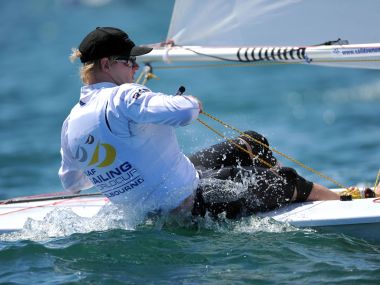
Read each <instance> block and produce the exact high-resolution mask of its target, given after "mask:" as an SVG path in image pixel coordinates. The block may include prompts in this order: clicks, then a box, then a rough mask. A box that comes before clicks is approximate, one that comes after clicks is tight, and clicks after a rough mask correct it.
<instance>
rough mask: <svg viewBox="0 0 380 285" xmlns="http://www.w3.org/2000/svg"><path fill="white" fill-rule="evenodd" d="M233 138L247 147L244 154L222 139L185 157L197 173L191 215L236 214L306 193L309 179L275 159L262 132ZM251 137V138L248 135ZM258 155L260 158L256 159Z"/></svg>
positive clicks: (302, 198) (274, 205) (261, 209)
mask: <svg viewBox="0 0 380 285" xmlns="http://www.w3.org/2000/svg"><path fill="white" fill-rule="evenodd" d="M245 133H246V134H248V136H245V135H243V136H240V137H238V138H236V139H234V140H233V141H234V142H235V143H237V144H239V145H240V146H242V147H243V148H244V149H248V150H250V151H251V152H252V153H253V154H254V155H255V157H252V156H250V155H248V154H247V153H246V152H244V151H242V150H241V149H239V148H238V147H236V146H235V145H233V144H232V143H230V142H222V143H219V144H216V145H214V146H211V147H209V148H207V149H205V150H202V151H199V152H197V153H195V154H194V155H191V156H190V157H189V158H190V160H191V161H192V162H193V164H194V166H195V167H196V169H197V170H198V172H199V173H200V176H201V181H200V184H199V187H198V189H197V191H196V196H195V201H194V207H193V211H192V213H193V215H195V216H199V215H200V216H205V214H206V212H208V213H209V214H211V215H212V216H214V217H216V216H217V215H218V214H220V213H222V212H225V213H226V217H227V218H232V219H235V218H239V217H242V216H248V215H252V214H255V213H257V212H264V211H269V210H273V209H276V208H278V207H281V206H283V205H286V204H289V203H290V202H291V199H292V197H293V195H294V191H295V190H296V191H297V196H296V201H298V202H302V201H305V200H306V199H307V197H308V196H309V194H310V192H311V189H312V186H313V183H312V182H309V181H307V180H305V179H304V178H302V177H301V176H299V175H298V174H297V172H296V171H295V170H294V169H292V168H288V167H279V166H277V160H276V158H275V157H274V156H273V154H272V151H271V150H270V149H269V144H268V141H267V139H266V138H265V137H263V136H262V135H260V134H258V133H256V132H253V131H247V132H245ZM252 138H253V139H252ZM257 157H259V158H260V159H257Z"/></svg>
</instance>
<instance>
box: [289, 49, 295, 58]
mask: <svg viewBox="0 0 380 285" xmlns="http://www.w3.org/2000/svg"><path fill="white" fill-rule="evenodd" d="M294 51H295V49H294V48H291V49H290V51H289V55H290V57H291V59H295V57H294V55H293V52H294Z"/></svg>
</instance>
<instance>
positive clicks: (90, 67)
mask: <svg viewBox="0 0 380 285" xmlns="http://www.w3.org/2000/svg"><path fill="white" fill-rule="evenodd" d="M71 51H72V53H71V55H70V57H69V59H70V61H71V62H74V61H75V60H76V59H77V58H80V57H81V56H82V53H81V52H80V51H79V50H78V49H77V48H72V49H71ZM99 67H100V60H93V61H88V62H85V63H84V64H83V65H82V66H81V67H80V69H79V75H80V79H81V80H82V82H83V83H84V84H89V82H90V80H91V78H92V77H93V76H94V72H95V71H96V70H97V69H99Z"/></svg>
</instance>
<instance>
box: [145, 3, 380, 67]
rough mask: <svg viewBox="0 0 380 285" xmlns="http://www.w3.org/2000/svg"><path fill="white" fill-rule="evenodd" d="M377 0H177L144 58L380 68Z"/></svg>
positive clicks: (146, 59) (150, 59)
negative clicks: (158, 41)
mask: <svg viewBox="0 0 380 285" xmlns="http://www.w3.org/2000/svg"><path fill="white" fill-rule="evenodd" d="M378 11H380V1H377V0H362V1H357V0H281V1H275V0H219V1H215V0H193V1H189V0H177V1H176V2H175V5H174V9H173V15H172V19H171V23H170V28H169V31H168V36H167V40H168V41H172V42H174V47H173V46H166V47H162V48H156V49H155V50H154V51H153V52H152V53H150V54H148V55H146V56H144V57H143V61H145V62H154V61H164V62H175V61H182V62H183V61H185V62H187V61H221V60H223V61H236V62H243V63H252V62H263V61H272V62H291V63H307V64H318V65H329V66H339V67H355V68H372V69H380V33H379V32H378V30H377V22H376V21H377V13H378Z"/></svg>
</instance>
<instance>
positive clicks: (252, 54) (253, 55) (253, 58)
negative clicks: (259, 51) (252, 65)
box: [251, 48, 256, 61]
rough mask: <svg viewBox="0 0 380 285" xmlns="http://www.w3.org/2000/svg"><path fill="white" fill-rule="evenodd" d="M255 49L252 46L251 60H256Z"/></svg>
mask: <svg viewBox="0 0 380 285" xmlns="http://www.w3.org/2000/svg"><path fill="white" fill-rule="evenodd" d="M255 49H256V48H253V49H252V51H251V56H252V61H256V58H255Z"/></svg>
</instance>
